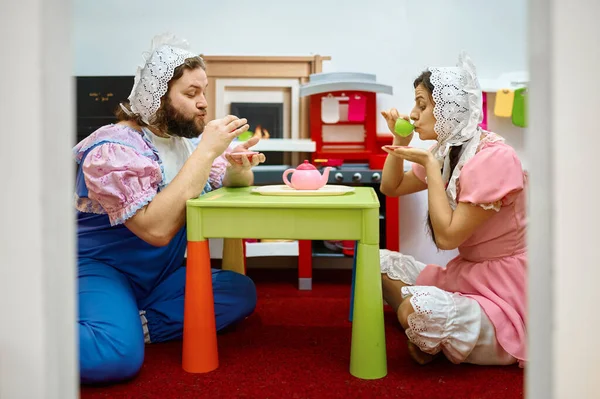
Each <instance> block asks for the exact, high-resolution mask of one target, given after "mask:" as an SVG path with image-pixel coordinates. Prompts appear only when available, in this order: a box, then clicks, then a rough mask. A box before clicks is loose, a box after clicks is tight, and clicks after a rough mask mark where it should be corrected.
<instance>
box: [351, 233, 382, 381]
mask: <svg viewBox="0 0 600 399" xmlns="http://www.w3.org/2000/svg"><path fill="white" fill-rule="evenodd" d="M356 256H357V262H356V281H355V284H356V286H355V294H354V315H353V316H354V317H353V321H352V348H351V352H350V374H352V375H353V376H355V377H358V378H362V379H366V380H374V379H377V378H382V377H385V376H386V374H387V359H386V347H385V330H384V325H383V296H382V292H381V274H380V268H379V246H378V245H367V244H362V242H359V244H358V253H357V255H356Z"/></svg>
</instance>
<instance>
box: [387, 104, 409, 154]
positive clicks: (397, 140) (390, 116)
mask: <svg viewBox="0 0 600 399" xmlns="http://www.w3.org/2000/svg"><path fill="white" fill-rule="evenodd" d="M381 115H382V116H383V117H384V118H385V121H386V122H387V125H388V128H389V129H390V132H392V134H393V135H394V145H403V146H404V145H409V144H410V141H411V140H412V138H413V135H414V133H411V134H410V135H409V136H407V137H400V136H398V135H397V134H396V133H395V131H394V130H395V128H396V121H397V120H398V118H402V119H404V120H407V121H409V122H410V118H409V117H408V115H402V114H400V113H398V110H397V109H396V108H390V109H389V110H387V111H381Z"/></svg>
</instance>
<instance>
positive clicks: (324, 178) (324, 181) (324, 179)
mask: <svg viewBox="0 0 600 399" xmlns="http://www.w3.org/2000/svg"><path fill="white" fill-rule="evenodd" d="M330 170H331V166H328V167H326V168H325V170H324V171H323V175H322V176H321V187H323V186H325V185H326V184H327V180H329V171H330Z"/></svg>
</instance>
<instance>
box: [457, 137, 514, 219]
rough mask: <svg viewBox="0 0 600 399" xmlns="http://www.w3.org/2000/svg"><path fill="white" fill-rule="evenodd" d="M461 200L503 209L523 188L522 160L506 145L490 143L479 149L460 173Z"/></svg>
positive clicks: (459, 198)
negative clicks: (489, 145) (492, 144)
mask: <svg viewBox="0 0 600 399" xmlns="http://www.w3.org/2000/svg"><path fill="white" fill-rule="evenodd" d="M458 179H459V186H460V192H459V195H458V200H459V202H467V203H471V204H475V205H480V206H481V207H483V208H485V209H495V210H497V211H498V210H500V207H501V206H503V205H509V204H510V203H512V202H513V201H514V198H515V195H514V194H515V193H517V192H519V191H521V190H523V188H524V185H525V177H524V174H523V168H522V166H521V161H520V160H519V158H518V157H517V154H516V153H515V151H514V149H512V148H511V147H510V146H507V145H499V146H492V147H487V148H484V149H482V150H481V151H479V152H478V153H477V154H476V155H475V156H474V157H473V158H471V160H469V161H468V162H467V163H466V165H465V166H464V167H463V168H462V170H461V172H460V176H459V178H458Z"/></svg>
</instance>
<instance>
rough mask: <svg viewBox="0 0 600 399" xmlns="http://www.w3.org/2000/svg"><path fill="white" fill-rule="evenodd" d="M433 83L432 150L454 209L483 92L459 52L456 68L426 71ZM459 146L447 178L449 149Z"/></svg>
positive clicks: (474, 142) (473, 145)
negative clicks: (454, 164) (460, 149)
mask: <svg viewBox="0 0 600 399" xmlns="http://www.w3.org/2000/svg"><path fill="white" fill-rule="evenodd" d="M429 71H430V72H431V78H430V80H431V83H432V84H433V93H432V97H433V101H434V102H435V107H434V109H433V115H434V116H435V118H436V123H435V126H434V130H435V132H436V133H437V135H438V138H437V144H436V145H435V147H434V148H433V149H432V150H431V152H432V153H433V155H434V156H435V158H436V159H438V160H440V161H443V165H444V166H443V170H442V178H443V180H444V183H447V188H446V195H447V196H448V201H449V202H450V206H451V207H452V209H456V205H457V203H456V182H457V179H458V176H459V175H460V171H461V169H462V167H463V166H464V165H465V164H466V163H467V161H468V160H469V159H471V158H472V157H473V156H474V155H475V153H476V152H477V147H478V146H479V142H480V136H481V132H482V131H481V128H480V127H479V124H480V123H481V121H482V120H483V109H482V93H481V87H480V86H479V81H478V80H477V75H476V71H475V66H474V65H473V62H472V61H471V59H470V58H469V56H467V55H466V54H465V53H461V54H460V56H459V61H458V64H457V66H456V67H445V68H429ZM459 145H462V146H463V148H462V151H461V155H460V158H459V161H458V164H457V165H456V167H455V168H454V172H453V173H452V176H450V149H451V147H454V146H459Z"/></svg>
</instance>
